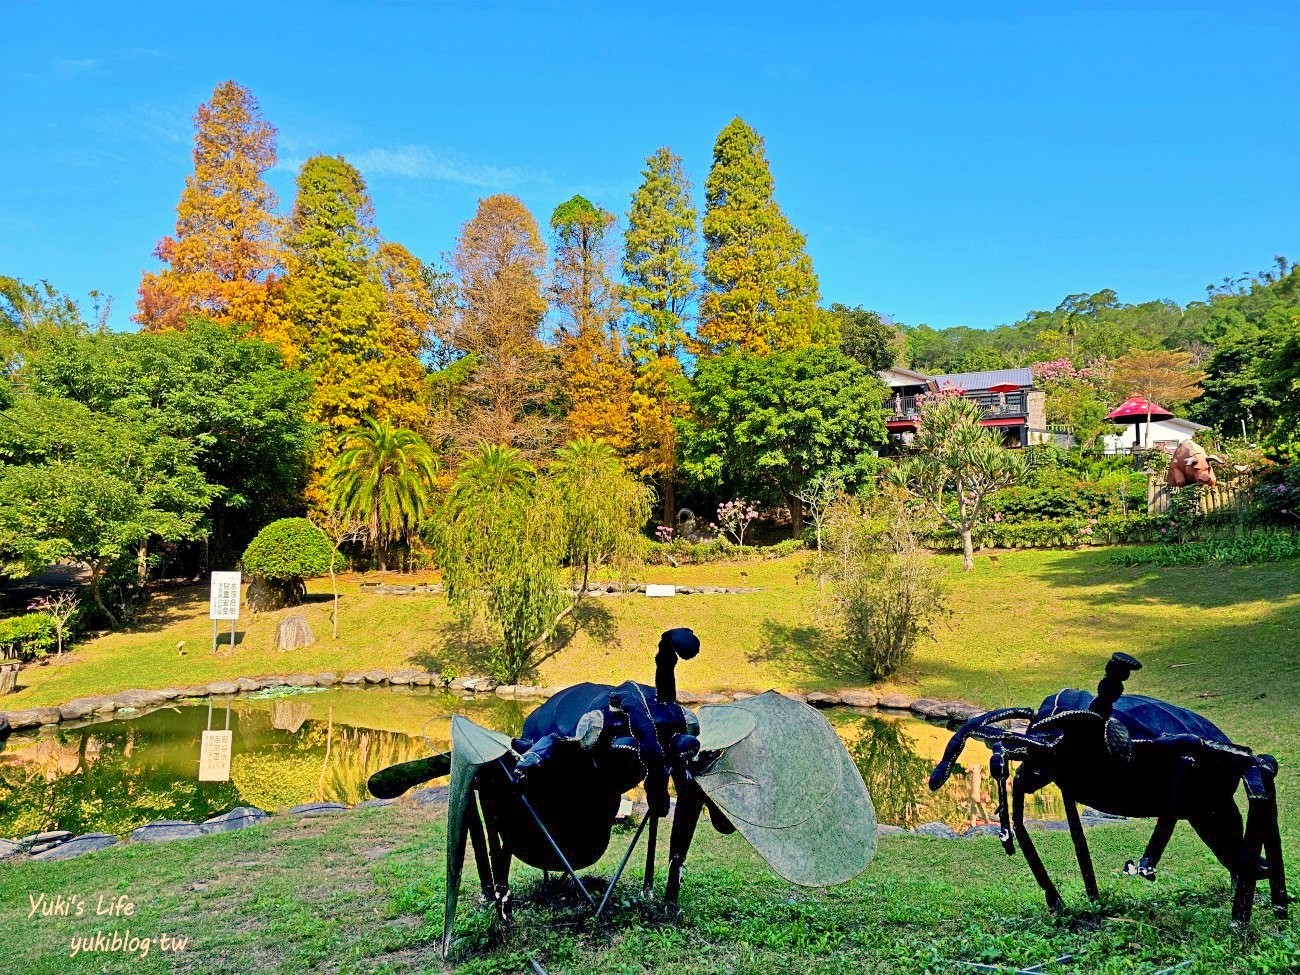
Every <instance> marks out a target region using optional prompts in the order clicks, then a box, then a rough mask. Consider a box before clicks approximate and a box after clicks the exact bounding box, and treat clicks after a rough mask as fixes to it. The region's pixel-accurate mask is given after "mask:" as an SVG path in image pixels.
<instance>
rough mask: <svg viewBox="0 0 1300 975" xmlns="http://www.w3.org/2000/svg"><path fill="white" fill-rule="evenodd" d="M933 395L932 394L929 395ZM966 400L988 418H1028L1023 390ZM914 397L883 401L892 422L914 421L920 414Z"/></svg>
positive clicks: (968, 396)
mask: <svg viewBox="0 0 1300 975" xmlns="http://www.w3.org/2000/svg"><path fill="white" fill-rule="evenodd" d="M931 395H933V394H931ZM965 397H966V399H970V400H974V401H975V402H976V403H979V405H980V406H981V407H983V408H984V415H985V416H986V417H989V418H995V417H1015V416H1028V415H1029V405H1028V394H1027V393H1026V392H1025V390H1023V389H1022V390H1020V391H1019V392H1015V393H966V394H965ZM918 398H919V397H916V396H891V397H890V398H889V399H888V400H886V401H885V407H886V409H888V410H889V412H890V419H892V420H915V419H917V418H918V417H919V416H920V415H921V412H920V410H919V409H917V406H916V401H917V399H918Z"/></svg>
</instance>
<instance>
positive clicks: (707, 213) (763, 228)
mask: <svg viewBox="0 0 1300 975" xmlns="http://www.w3.org/2000/svg"><path fill="white" fill-rule="evenodd" d="M704 242H705V250H704V278H705V294H704V298H703V300H702V301H701V303H700V328H699V337H700V339H701V340H702V341H703V342H705V343H707V345H709V346H711V347H712V348H714V349H725V348H738V349H742V350H745V351H748V352H757V353H767V352H772V351H779V350H790V349H799V348H803V347H805V346H807V345H810V344H812V343H813V342H814V339H815V337H816V335H817V332H818V330H819V322H818V312H817V302H818V299H819V294H818V287H817V275H816V273H815V272H814V271H813V266H812V259H811V258H810V257H809V256H808V254H807V252H806V251H805V250H804V247H805V245H806V243H807V241H806V240H805V238H804V236H803V234H801V233H799V231H797V230H795V228H794V227H793V226H792V225H791V223H790V221H789V220H788V219H787V218H786V216H785V214H784V213H783V212H782V211H781V208H780V207H779V206H778V205H777V203H776V200H775V199H774V198H773V179H772V170H771V167H770V166H769V165H768V161H767V154H766V152H765V151H764V148H763V138H762V136H760V135H759V134H758V133H757V132H755V131H754V129H752V128H751V127H750V126H749V125H747V124H746V123H745V122H744V120H743V119H741V118H738V117H737V118H734V119H732V120H731V121H730V122H729V123H727V125H726V127H725V128H724V129H723V130H722V131H721V132H720V133H718V138H717V141H716V142H715V143H714V146H713V167H712V169H711V170H710V171H709V179H708V182H707V183H706V184H705V210H704Z"/></svg>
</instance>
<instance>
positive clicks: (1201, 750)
mask: <svg viewBox="0 0 1300 975" xmlns="http://www.w3.org/2000/svg"><path fill="white" fill-rule="evenodd" d="M1141 668H1142V665H1141V664H1140V663H1138V661H1137V660H1135V659H1134V658H1133V657H1130V656H1129V655H1127V654H1123V653H1117V654H1115V655H1114V656H1112V657H1111V658H1110V662H1109V663H1107V664H1106V673H1105V676H1104V677H1103V678H1102V680H1101V683H1100V684H1098V685H1097V693H1096V695H1092V694H1089V693H1088V692H1087V691H1081V690H1063V691H1060V692H1059V693H1057V694H1053V695H1052V696H1051V697H1048V698H1046V699H1045V700H1044V701H1043V703H1042V704H1040V705H1039V706H1038V709H1037V710H1036V711H1035V710H1034V709H1032V708H1004V709H1002V710H998V711H990V712H988V713H987V714H982V715H978V716H976V717H974V718H971V719H970V720H969V721H967V722H966V723H965V724H964V725H962V727H961V728H960V729H959V730H958V731H957V733H956V734H954V735H953V737H952V740H951V741H949V743H948V747H947V749H945V751H944V754H943V759H942V760H941V761H940V762H939V764H938V765H937V766H936V767H935V769H934V772H933V773H932V774H931V776H930V788H931V789H938V788H940V787H941V786H942V785H943V784H944V782H946V781H947V779H948V777H949V776H950V775H951V774H952V771H953V767H954V765H955V764H956V762H957V759H958V758H959V757H960V755H961V751H962V748H963V747H964V746H965V744H966V741H967V740H968V739H970V738H977V739H979V740H981V741H984V742H987V743H988V744H989V745H990V746H991V748H992V752H993V755H992V758H991V759H990V773H991V776H992V778H993V779H994V781H996V782H997V787H998V814H999V818H1000V820H1001V833H1000V838H1001V840H1002V845H1003V847H1004V848H1005V849H1006V852H1007V853H1008V855H1012V854H1014V853H1015V842H1016V840H1019V841H1020V847H1021V849H1022V850H1023V852H1024V854H1025V861H1026V862H1027V863H1028V864H1029V869H1030V870H1032V871H1033V874H1034V878H1035V879H1036V880H1037V881H1038V885H1039V886H1040V887H1041V888H1042V889H1043V892H1044V893H1045V894H1046V895H1047V904H1048V906H1049V907H1050V908H1051V909H1052V910H1054V911H1057V910H1060V909H1061V908H1062V907H1063V902H1062V900H1061V895H1060V894H1059V893H1058V892H1057V890H1056V886H1055V885H1054V884H1053V883H1052V880H1051V878H1050V877H1049V876H1048V875H1047V871H1046V869H1044V867H1043V861H1042V859H1041V858H1040V857H1039V855H1038V851H1037V850H1036V849H1035V848H1034V844H1033V841H1032V840H1031V839H1030V836H1029V831H1028V830H1027V829H1025V796H1027V795H1029V794H1031V793H1033V792H1037V791H1038V790H1039V789H1041V788H1043V787H1044V786H1046V785H1048V784H1050V783H1053V782H1054V783H1056V785H1057V786H1058V787H1059V788H1060V790H1061V795H1062V798H1063V800H1064V805H1065V815H1066V819H1067V820H1068V821H1069V826H1070V836H1071V837H1072V839H1073V841H1074V850H1075V854H1076V855H1077V857H1078V860H1079V869H1080V871H1081V872H1082V874H1083V883H1084V887H1085V888H1086V890H1087V892H1088V897H1089V898H1090V899H1092V900H1096V899H1097V897H1098V893H1097V879H1096V875H1095V874H1094V872H1093V868H1092V859H1091V857H1090V855H1089V853H1088V841H1087V839H1086V837H1085V836H1084V833H1083V826H1082V824H1081V822H1080V820H1079V810H1078V804H1079V803H1082V804H1084V805H1086V806H1090V807H1092V808H1093V809H1097V810H1100V811H1101V812H1105V813H1110V814H1112V815H1119V816H1130V817H1143V818H1148V817H1149V818H1154V819H1155V820H1156V827H1155V832H1154V834H1153V835H1152V837H1151V840H1150V842H1149V843H1148V844H1147V847H1146V852H1145V853H1143V855H1142V858H1141V859H1140V860H1139V861H1138V862H1137V863H1136V864H1134V863H1133V861H1131V860H1130V861H1129V862H1128V863H1127V864H1126V865H1125V872H1126V873H1129V874H1132V875H1136V876H1140V877H1144V878H1146V879H1147V880H1155V877H1156V865H1157V864H1158V863H1159V862H1160V857H1161V855H1162V854H1163V853H1164V851H1165V847H1166V846H1167V845H1168V843H1169V839H1170V837H1171V836H1172V834H1173V831H1174V826H1175V825H1176V824H1177V822H1178V821H1179V820H1180V819H1185V820H1187V822H1188V823H1189V824H1190V825H1191V827H1192V829H1194V830H1195V831H1196V834H1197V836H1199V837H1200V838H1201V839H1202V840H1203V841H1204V842H1205V845H1206V846H1208V847H1209V848H1210V850H1211V851H1212V852H1213V853H1214V855H1215V857H1216V858H1218V860H1219V862H1220V863H1222V864H1223V865H1224V866H1225V867H1227V868H1228V870H1229V871H1230V872H1231V874H1232V878H1233V882H1234V884H1235V891H1234V896H1233V905H1232V918H1233V922H1234V924H1237V925H1245V924H1247V923H1248V922H1249V921H1250V913H1251V907H1252V905H1253V903H1254V898H1255V888H1256V884H1257V883H1258V882H1259V881H1260V880H1261V879H1264V878H1267V879H1268V883H1269V891H1270V894H1271V898H1272V903H1273V910H1274V913H1275V914H1276V915H1277V916H1278V917H1280V918H1284V917H1286V914H1287V892H1286V879H1285V876H1284V873H1283V865H1282V840H1281V837H1280V835H1279V832H1278V824H1277V794H1276V791H1275V789H1274V780H1275V778H1276V777H1277V760H1276V759H1274V758H1273V757H1272V756H1271V755H1256V754H1255V753H1254V752H1252V751H1251V750H1250V749H1249V748H1246V747H1243V746H1241V745H1235V744H1233V743H1232V741H1230V740H1229V738H1228V736H1227V735H1225V734H1224V733H1223V732H1222V731H1220V730H1219V729H1218V728H1217V727H1215V726H1214V725H1213V724H1212V723H1210V722H1209V721H1208V720H1207V719H1205V718H1204V717H1202V716H1201V715H1199V714H1197V713H1196V712H1194V711H1189V710H1187V709H1186V708H1181V707H1177V706H1175V705H1173V704H1169V703H1168V702H1166V701H1159V700H1156V699H1155V698H1150V697H1143V696H1141V695H1138V694H1125V693H1124V681H1126V680H1127V679H1128V678H1129V676H1130V675H1131V674H1132V672H1133V671H1136V670H1140V669H1141ZM1012 720H1027V721H1028V722H1029V726H1028V728H1027V729H1025V730H1024V731H1023V732H1019V731H1012V730H1008V729H1004V728H999V727H997V726H998V725H999V724H1000V723H1001V722H1005V721H1012ZM1012 762H1019V763H1020V766H1019V768H1018V769H1017V770H1016V774H1015V780H1014V782H1013V784H1012V786H1011V805H1010V809H1009V810H1008V806H1007V780H1008V778H1009V777H1010V773H1011V763H1012ZM1242 784H1244V785H1245V789H1246V798H1247V800H1248V803H1249V810H1248V812H1247V815H1246V821H1245V824H1244V826H1243V823H1242V818H1241V813H1240V812H1239V810H1238V808H1237V804H1236V800H1235V794H1236V791H1237V787H1238V785H1242ZM1261 854H1262V858H1261Z"/></svg>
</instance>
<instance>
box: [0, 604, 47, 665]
mask: <svg viewBox="0 0 1300 975" xmlns="http://www.w3.org/2000/svg"><path fill="white" fill-rule="evenodd" d="M53 646H54V621H53V620H52V619H50V617H49V615H48V614H46V613H25V614H23V615H22V616H11V617H9V618H8V619H5V620H0V657H6V658H9V659H11V660H24V661H26V660H35V659H37V658H39V657H44V656H45V655H46V654H48V653H49V652H50V649H51V648H52V647H53Z"/></svg>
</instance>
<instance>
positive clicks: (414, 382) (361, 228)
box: [284, 156, 424, 503]
mask: <svg viewBox="0 0 1300 975" xmlns="http://www.w3.org/2000/svg"><path fill="white" fill-rule="evenodd" d="M377 245H378V233H377V232H376V230H375V226H374V207H373V206H372V204H371V202H370V196H369V194H368V192H367V191H366V184H365V182H364V180H362V178H361V174H360V173H359V172H358V171H357V170H356V168H355V167H354V166H352V165H350V164H349V163H347V162H345V161H344V160H343V159H342V158H339V157H334V156H314V157H312V158H311V159H308V160H307V161H306V162H305V163H303V165H302V169H301V170H300V171H299V173H298V195H297V198H296V199H295V200H294V206H293V213H292V214H291V215H290V217H289V221H288V225H287V227H286V230H285V239H284V249H285V268H286V271H287V272H288V274H287V278H288V280H287V281H286V284H285V292H284V297H285V306H286V309H287V312H288V315H289V318H290V321H291V322H292V326H293V333H294V338H295V341H296V343H297V345H298V347H299V349H300V350H301V356H302V360H301V361H302V363H303V364H304V365H305V367H306V370H307V372H308V373H309V374H310V375H311V377H312V378H313V379H314V380H315V391H314V393H313V395H312V403H311V408H310V410H309V413H308V419H309V420H312V421H314V422H316V423H319V424H321V425H323V426H324V427H325V428H326V429H327V430H328V431H330V432H331V433H334V434H338V433H339V432H341V431H343V430H346V429H348V428H350V427H354V426H356V425H357V424H358V423H360V422H361V419H362V417H374V418H376V419H379V420H388V421H389V422H391V423H393V424H394V425H397V426H413V425H415V424H416V423H417V422H418V421H419V420H420V418H421V416H422V414H423V408H422V407H421V406H420V405H419V398H420V396H421V394H422V391H423V381H422V380H423V374H424V370H423V366H422V365H421V364H420V361H419V359H418V358H416V357H415V355H413V354H412V350H411V349H410V348H409V347H408V344H407V343H400V344H398V345H397V346H395V345H394V343H393V342H392V334H391V333H392V329H390V327H389V321H388V313H387V302H386V295H385V292H384V283H383V278H382V275H381V267H380V262H379V259H378V257H377ZM336 442H337V441H336V438H331V437H323V438H321V444H322V449H321V455H320V456H318V457H317V458H316V461H315V463H314V464H313V467H314V471H315V474H316V477H315V478H314V479H313V480H314V481H316V482H317V483H318V482H319V478H320V475H321V474H322V473H323V472H324V469H325V467H326V466H327V465H328V462H329V459H330V456H329V455H330V454H332V452H333V449H334V444H335V443H336ZM309 496H311V498H312V500H313V501H315V502H317V503H319V502H320V501H321V500H322V498H321V497H320V496H319V493H318V491H316V492H310V491H309Z"/></svg>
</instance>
